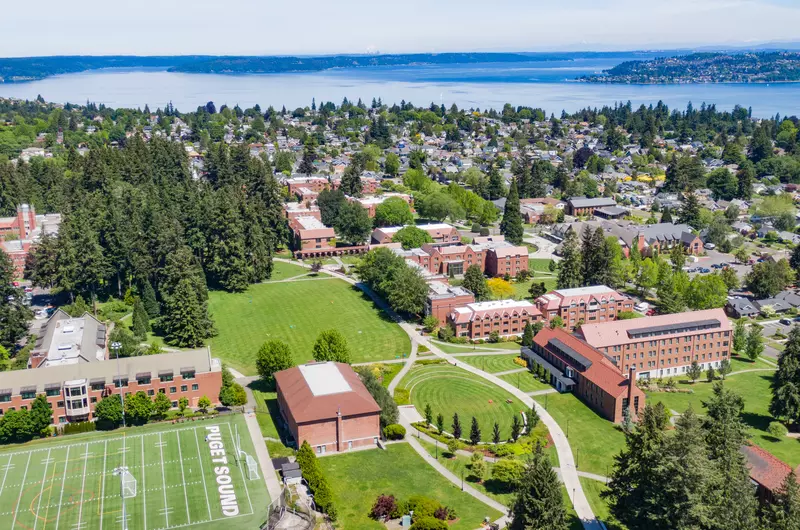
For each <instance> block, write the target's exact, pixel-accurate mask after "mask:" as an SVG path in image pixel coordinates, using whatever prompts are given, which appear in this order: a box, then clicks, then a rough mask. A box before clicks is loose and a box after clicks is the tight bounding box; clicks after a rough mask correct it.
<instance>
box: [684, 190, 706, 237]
mask: <svg viewBox="0 0 800 530" xmlns="http://www.w3.org/2000/svg"><path fill="white" fill-rule="evenodd" d="M678 223H680V224H687V225H689V226H691V227H692V228H694V229H700V228H702V227H703V223H702V221H701V219H700V202H699V201H698V200H697V195H695V194H694V193H686V194H684V195H683V201H682V203H681V210H680V212H679V213H678Z"/></svg>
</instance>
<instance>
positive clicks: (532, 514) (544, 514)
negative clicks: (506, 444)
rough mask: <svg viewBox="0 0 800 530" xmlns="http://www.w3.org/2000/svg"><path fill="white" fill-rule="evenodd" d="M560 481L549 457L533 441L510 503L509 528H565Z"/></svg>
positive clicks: (522, 529) (548, 529)
mask: <svg viewBox="0 0 800 530" xmlns="http://www.w3.org/2000/svg"><path fill="white" fill-rule="evenodd" d="M561 488H562V486H561V482H559V480H558V476H557V475H556V473H555V471H553V466H552V465H551V464H550V459H549V458H548V457H547V455H545V453H544V449H542V446H541V444H539V443H537V444H536V448H535V449H534V451H533V456H532V458H531V459H530V460H528V462H527V464H526V465H525V471H524V473H523V474H522V478H521V479H520V480H519V482H518V485H517V488H516V495H515V497H514V504H513V505H512V506H511V524H510V525H509V528H510V529H511V530H566V529H567V528H569V524H568V522H567V509H566V507H565V506H564V496H563V495H562V494H561Z"/></svg>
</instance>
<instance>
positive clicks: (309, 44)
mask: <svg viewBox="0 0 800 530" xmlns="http://www.w3.org/2000/svg"><path fill="white" fill-rule="evenodd" d="M3 21H4V24H3V35H2V38H0V56H29V55H54V54H95V55H96V54H141V55H156V54H163V55H170V54H302V53H362V52H366V51H374V50H379V51H381V52H384V53H389V52H404V51H450V50H553V49H641V48H655V47H678V46H698V45H708V44H744V43H751V42H770V41H782V40H793V39H795V38H796V35H797V33H796V28H797V27H798V26H800V6H798V5H797V3H794V2H790V1H789V0H667V1H664V0H605V1H602V2H597V1H596V0H594V1H590V0H572V1H570V2H556V1H552V0H547V1H544V0H495V1H494V2H491V3H486V2H484V1H482V0H481V1H478V0H439V1H433V2H431V1H430V0H407V1H406V2H385V1H384V2H375V1H369V0H345V1H342V2H331V1H330V0H299V1H294V2H283V1H280V2H276V1H275V0H266V1H264V0H227V1H226V2H218V1H216V0H214V1H212V0H195V1H193V2H178V1H176V0H138V1H137V2H129V3H126V4H123V3H110V2H108V1H107V0H83V1H80V2H63V0H40V1H39V2H38V3H37V7H36V9H30V6H28V5H27V4H24V3H19V2H13V3H10V4H9V5H7V6H4V7H3Z"/></svg>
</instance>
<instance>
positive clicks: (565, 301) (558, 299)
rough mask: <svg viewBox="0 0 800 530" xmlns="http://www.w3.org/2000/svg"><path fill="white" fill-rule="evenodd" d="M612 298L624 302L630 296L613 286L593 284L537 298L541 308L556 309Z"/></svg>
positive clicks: (601, 301) (606, 300)
mask: <svg viewBox="0 0 800 530" xmlns="http://www.w3.org/2000/svg"><path fill="white" fill-rule="evenodd" d="M611 300H614V301H615V302H623V301H626V300H629V298H628V297H627V296H625V295H623V294H620V293H618V292H617V291H615V290H614V289H612V288H611V287H607V286H605V285H592V286H590V287H578V288H576V289H558V290H555V291H553V292H550V293H547V294H543V295H542V296H540V297H539V298H537V299H536V305H537V306H539V307H540V308H544V309H549V310H555V309H558V308H560V307H565V306H570V305H576V306H577V305H581V304H584V305H585V304H590V303H592V302H597V303H605V302H610V301H611Z"/></svg>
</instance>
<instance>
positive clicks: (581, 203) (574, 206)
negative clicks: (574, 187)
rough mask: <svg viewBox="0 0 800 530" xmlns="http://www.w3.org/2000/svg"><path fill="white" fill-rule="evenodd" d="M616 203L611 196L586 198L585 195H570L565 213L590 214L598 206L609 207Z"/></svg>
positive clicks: (575, 214) (592, 213)
mask: <svg viewBox="0 0 800 530" xmlns="http://www.w3.org/2000/svg"><path fill="white" fill-rule="evenodd" d="M616 205H617V201H615V200H614V199H613V198H611V197H597V198H595V199H587V198H586V197H572V198H571V199H569V200H567V207H566V213H567V214H568V215H574V216H584V215H587V216H592V215H594V211H595V210H597V209H598V208H609V207H613V206H616Z"/></svg>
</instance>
